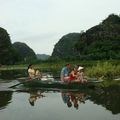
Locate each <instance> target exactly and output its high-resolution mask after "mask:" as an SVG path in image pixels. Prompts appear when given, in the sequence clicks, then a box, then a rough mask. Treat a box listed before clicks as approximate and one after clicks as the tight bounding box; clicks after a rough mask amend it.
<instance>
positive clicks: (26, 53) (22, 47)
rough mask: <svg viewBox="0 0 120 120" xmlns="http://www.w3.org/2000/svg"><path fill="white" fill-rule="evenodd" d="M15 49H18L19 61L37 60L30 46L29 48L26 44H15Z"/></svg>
mask: <svg viewBox="0 0 120 120" xmlns="http://www.w3.org/2000/svg"><path fill="white" fill-rule="evenodd" d="M13 47H14V49H16V51H17V53H18V56H19V58H18V60H19V61H23V62H30V61H33V60H36V59H37V58H36V54H35V53H34V51H33V50H32V49H31V48H30V47H29V46H27V45H26V44H25V43H21V42H15V43H14V44H13Z"/></svg>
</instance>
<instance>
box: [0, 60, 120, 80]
mask: <svg viewBox="0 0 120 120" xmlns="http://www.w3.org/2000/svg"><path fill="white" fill-rule="evenodd" d="M66 63H70V64H71V68H72V66H74V65H81V66H83V67H84V68H85V71H84V72H85V74H86V75H87V76H89V77H95V78H100V77H102V76H103V77H104V79H111V80H112V79H117V78H120V62H119V61H117V60H106V61H89V62H88V61H69V62H66V61H56V62H48V61H47V62H44V63H36V64H33V65H34V68H35V69H39V70H40V71H42V72H54V73H56V74H58V75H59V73H60V70H61V68H62V67H63V66H64V65H65V64H66ZM27 66H28V64H20V65H1V66H0V71H3V70H26V69H27Z"/></svg>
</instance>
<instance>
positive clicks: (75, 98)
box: [61, 91, 89, 109]
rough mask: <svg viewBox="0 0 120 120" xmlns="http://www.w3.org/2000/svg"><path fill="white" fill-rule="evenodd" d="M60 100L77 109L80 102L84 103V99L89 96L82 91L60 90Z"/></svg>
mask: <svg viewBox="0 0 120 120" xmlns="http://www.w3.org/2000/svg"><path fill="white" fill-rule="evenodd" d="M61 96H62V100H63V102H64V103H65V104H66V105H67V107H69V108H70V107H72V106H74V108H76V109H78V108H79V105H80V104H81V103H83V104H85V100H87V99H88V98H89V96H88V95H87V94H85V93H82V92H70V91H68V92H64V91H62V92H61Z"/></svg>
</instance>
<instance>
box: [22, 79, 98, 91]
mask: <svg viewBox="0 0 120 120" xmlns="http://www.w3.org/2000/svg"><path fill="white" fill-rule="evenodd" d="M95 85H96V83H92V82H88V83H63V82H61V81H54V82H53V81H51V82H50V81H40V80H33V81H32V80H31V81H28V82H25V83H24V86H25V87H30V88H59V89H85V88H94V87H95Z"/></svg>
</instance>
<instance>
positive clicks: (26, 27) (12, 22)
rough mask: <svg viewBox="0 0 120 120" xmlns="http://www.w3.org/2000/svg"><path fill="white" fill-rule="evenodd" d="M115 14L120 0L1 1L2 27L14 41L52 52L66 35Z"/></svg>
mask: <svg viewBox="0 0 120 120" xmlns="http://www.w3.org/2000/svg"><path fill="white" fill-rule="evenodd" d="M112 13H114V14H117V15H119V14H120V0H0V27H3V28H4V29H6V30H7V32H8V33H9V34H10V37H11V42H12V43H14V42H16V41H19V42H24V43H26V44H27V45H28V46H30V47H31V48H32V49H33V50H34V51H35V53H39V54H43V53H45V54H51V53H52V51H53V48H54V45H55V44H56V43H57V42H58V40H59V39H60V38H61V37H62V36H63V35H65V34H68V33H72V32H80V31H81V30H84V31H85V30H87V29H89V28H91V27H93V26H94V25H97V24H99V23H100V22H102V20H104V19H105V18H106V17H107V16H108V15H109V14H112Z"/></svg>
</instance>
